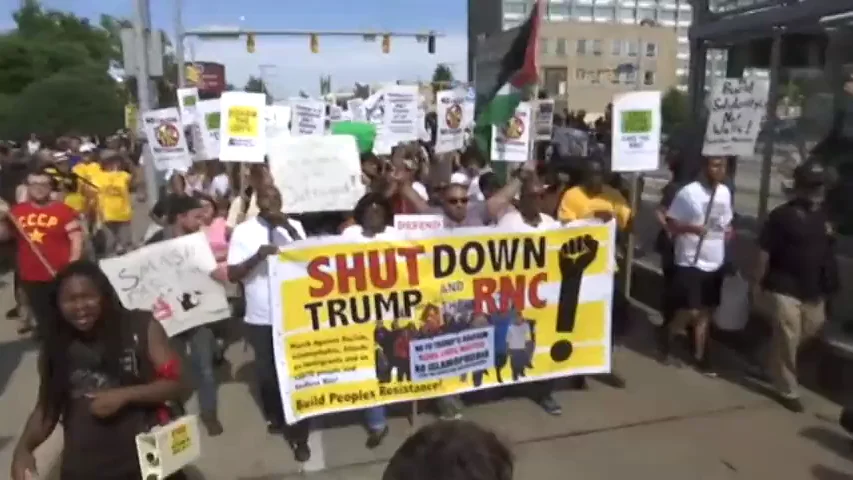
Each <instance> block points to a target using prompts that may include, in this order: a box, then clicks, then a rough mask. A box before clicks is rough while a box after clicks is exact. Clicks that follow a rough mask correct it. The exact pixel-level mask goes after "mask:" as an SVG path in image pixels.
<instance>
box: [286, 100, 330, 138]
mask: <svg viewBox="0 0 853 480" xmlns="http://www.w3.org/2000/svg"><path fill="white" fill-rule="evenodd" d="M290 106H291V108H292V109H293V117H292V120H291V122H290V133H291V134H292V135H293V136H299V135H323V134H325V133H326V104H325V103H324V102H322V101H320V100H311V99H307V98H293V99H291V100H290Z"/></svg>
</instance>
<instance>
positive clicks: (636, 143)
mask: <svg viewBox="0 0 853 480" xmlns="http://www.w3.org/2000/svg"><path fill="white" fill-rule="evenodd" d="M660 100H661V96H660V92H654V91H646V92H627V93H622V94H618V95H616V96H615V97H614V98H613V128H612V138H611V145H612V153H611V160H610V161H611V163H610V169H611V170H612V171H614V172H647V171H654V170H657V169H658V167H659V166H660V129H661V115H660Z"/></svg>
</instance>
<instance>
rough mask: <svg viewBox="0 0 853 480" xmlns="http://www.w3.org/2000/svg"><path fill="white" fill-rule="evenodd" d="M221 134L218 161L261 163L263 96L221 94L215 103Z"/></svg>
mask: <svg viewBox="0 0 853 480" xmlns="http://www.w3.org/2000/svg"><path fill="white" fill-rule="evenodd" d="M219 101H220V107H221V112H222V113H221V119H222V130H220V133H219V159H220V160H222V161H223V162H249V163H262V162H263V161H264V155H266V153H267V145H266V128H265V125H264V109H265V108H266V103H267V96H266V95H264V94H263V93H247V92H224V93H223V94H222V97H220V99H219Z"/></svg>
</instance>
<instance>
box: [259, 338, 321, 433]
mask: <svg viewBox="0 0 853 480" xmlns="http://www.w3.org/2000/svg"><path fill="white" fill-rule="evenodd" d="M246 341H248V342H249V345H251V347H252V351H254V352H255V361H254V365H255V377H256V381H257V382H258V393H259V396H260V400H261V409H262V410H263V412H262V413H263V415H264V418H265V419H266V421H267V422H269V423H270V424H273V425H276V426H281V427H284V426H285V421H284V406H283V405H282V404H281V392H279V389H278V375H277V374H276V371H275V353H274V351H273V335H272V326H270V325H251V324H248V323H247V324H246ZM309 427H310V425H309V422H308V421H307V420H304V421H301V422H297V423H296V424H294V425H290V426H288V427H287V428H286V431H285V437H286V438H287V440H288V441H290V442H292V443H304V442H307V441H308V433H309V432H310V428H309Z"/></svg>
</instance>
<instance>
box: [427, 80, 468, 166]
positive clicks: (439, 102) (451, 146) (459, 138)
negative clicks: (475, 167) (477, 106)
mask: <svg viewBox="0 0 853 480" xmlns="http://www.w3.org/2000/svg"><path fill="white" fill-rule="evenodd" d="M464 105H465V92H464V91H460V90H459V89H456V90H444V91H442V92H438V93H437V94H436V95H435V121H436V128H437V129H436V134H435V153H447V152H452V151H453V150H461V149H462V148H463V147H464V146H465V136H464V128H465V125H466V124H467V123H468V121H469V120H468V119H466V118H465V108H464Z"/></svg>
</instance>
